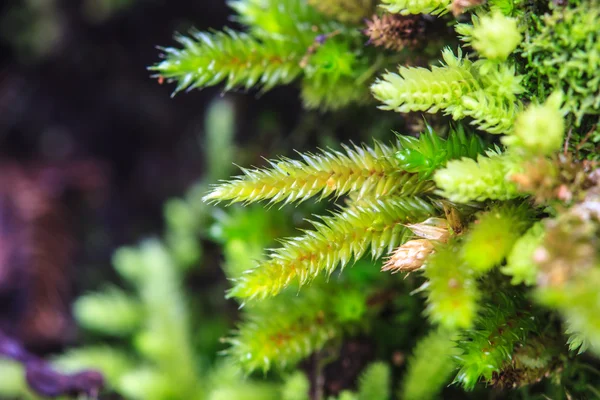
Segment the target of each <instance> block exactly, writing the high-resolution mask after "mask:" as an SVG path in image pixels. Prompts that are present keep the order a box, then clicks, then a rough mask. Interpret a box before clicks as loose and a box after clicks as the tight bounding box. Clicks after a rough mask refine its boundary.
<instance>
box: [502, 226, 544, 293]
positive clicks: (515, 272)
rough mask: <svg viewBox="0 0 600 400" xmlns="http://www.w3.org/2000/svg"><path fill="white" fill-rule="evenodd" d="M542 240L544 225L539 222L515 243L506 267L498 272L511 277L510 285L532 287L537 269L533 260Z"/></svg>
mask: <svg viewBox="0 0 600 400" xmlns="http://www.w3.org/2000/svg"><path fill="white" fill-rule="evenodd" d="M543 239H544V225H543V224H542V223H540V222H538V223H536V224H534V225H533V226H532V227H531V228H529V230H528V231H527V232H526V233H525V234H524V235H523V236H522V237H521V238H520V239H519V240H517V242H516V243H515V245H514V246H513V248H512V250H511V252H510V254H509V255H508V258H507V261H506V265H505V266H504V267H502V268H501V269H500V271H501V272H502V273H503V274H505V275H508V276H511V277H512V279H511V283H512V284H513V285H519V284H521V283H524V284H526V285H529V286H531V285H534V284H535V282H536V278H537V273H538V267H537V264H536V263H535V262H534V260H533V254H534V252H535V250H536V249H537V248H538V247H539V246H540V245H541V244H542V241H543Z"/></svg>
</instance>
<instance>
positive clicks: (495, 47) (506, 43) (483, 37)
mask: <svg viewBox="0 0 600 400" xmlns="http://www.w3.org/2000/svg"><path fill="white" fill-rule="evenodd" d="M471 19H472V22H473V25H468V24H458V25H457V26H456V32H457V33H458V34H459V35H461V36H462V37H461V39H462V40H463V41H464V42H466V43H469V44H470V45H471V46H472V47H473V48H474V49H475V50H476V51H477V53H478V54H479V55H480V56H481V57H485V58H487V59H489V60H493V61H505V60H506V59H507V58H508V56H509V55H510V54H511V53H512V52H513V51H515V49H516V48H517V46H518V45H519V44H520V43H521V33H520V32H519V28H518V27H517V23H518V21H517V19H515V18H510V17H507V16H505V15H504V14H502V13H501V12H500V11H499V10H497V9H496V10H495V11H492V12H491V13H489V14H487V15H483V16H482V17H479V16H477V15H475V14H473V16H472V17H471Z"/></svg>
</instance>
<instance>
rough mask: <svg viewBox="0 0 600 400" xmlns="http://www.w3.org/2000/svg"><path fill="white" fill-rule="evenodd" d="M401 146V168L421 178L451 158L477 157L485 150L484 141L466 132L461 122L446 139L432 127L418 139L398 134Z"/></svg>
mask: <svg viewBox="0 0 600 400" xmlns="http://www.w3.org/2000/svg"><path fill="white" fill-rule="evenodd" d="M397 137H398V142H400V149H399V150H398V151H397V152H396V159H397V160H398V164H399V167H400V168H401V169H403V170H404V171H406V172H411V173H417V174H419V177H420V178H421V179H427V178H429V177H430V176H431V175H432V174H433V173H434V172H435V171H436V170H437V169H439V168H442V167H444V166H446V163H447V162H448V161H449V160H453V159H457V158H462V157H467V158H476V157H477V155H478V154H480V153H481V152H482V151H483V143H482V141H481V139H480V138H479V137H478V136H477V135H468V136H467V134H466V133H465V130H464V129H463V127H462V125H459V126H458V127H457V128H456V129H452V130H450V133H449V134H448V138H447V139H446V140H444V139H442V138H440V137H439V136H438V134H437V133H436V132H434V131H433V128H431V126H429V125H427V126H426V131H425V132H424V133H422V134H421V135H420V136H419V138H418V139H416V138H413V137H411V136H401V135H397Z"/></svg>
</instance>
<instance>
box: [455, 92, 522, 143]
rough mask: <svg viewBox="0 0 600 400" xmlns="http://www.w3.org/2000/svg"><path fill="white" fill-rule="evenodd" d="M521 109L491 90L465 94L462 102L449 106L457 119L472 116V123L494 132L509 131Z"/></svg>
mask: <svg viewBox="0 0 600 400" xmlns="http://www.w3.org/2000/svg"><path fill="white" fill-rule="evenodd" d="M519 111H520V107H519V105H518V104H517V103H515V102H512V101H506V100H505V99H503V98H502V97H499V96H498V95H497V94H494V93H493V92H491V91H490V90H477V91H475V92H473V93H470V94H469V95H466V96H463V97H462V99H461V101H460V104H457V105H453V106H450V107H448V110H447V113H448V114H451V115H452V117H453V118H454V119H455V120H458V119H463V118H465V117H470V118H471V119H472V121H471V122H470V124H471V125H474V126H476V127H477V128H479V129H481V130H483V131H486V132H489V133H494V134H501V133H508V132H510V130H511V127H512V126H513V124H514V120H515V117H516V115H517V113H518V112H519Z"/></svg>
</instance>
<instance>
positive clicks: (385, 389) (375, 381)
mask: <svg viewBox="0 0 600 400" xmlns="http://www.w3.org/2000/svg"><path fill="white" fill-rule="evenodd" d="M390 378H391V372H390V367H389V366H388V365H387V364H386V363H383V362H374V363H372V364H370V365H369V366H367V368H366V369H365V371H364V372H363V373H362V374H361V376H360V378H359V380H358V400H389V399H390V396H391V390H390V389H391V388H390V386H391V382H390Z"/></svg>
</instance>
